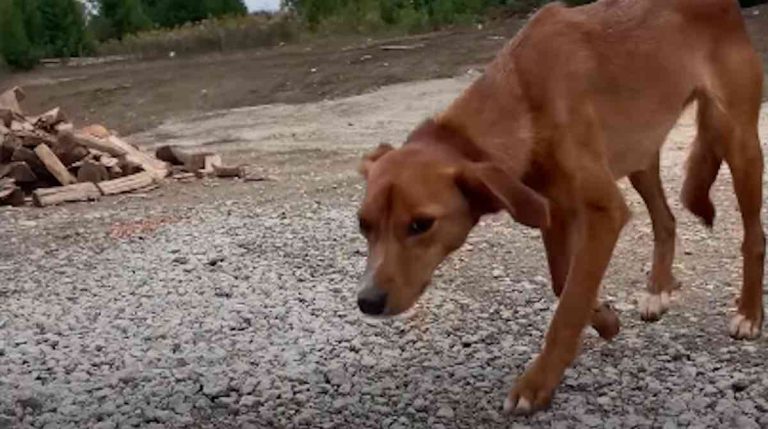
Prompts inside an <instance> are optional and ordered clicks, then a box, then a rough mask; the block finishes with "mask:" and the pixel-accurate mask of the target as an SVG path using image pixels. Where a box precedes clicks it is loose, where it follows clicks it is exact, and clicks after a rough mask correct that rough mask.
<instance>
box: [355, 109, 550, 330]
mask: <svg viewBox="0 0 768 429" xmlns="http://www.w3.org/2000/svg"><path fill="white" fill-rule="evenodd" d="M430 127H432V128H434V127H435V124H434V123H432V122H429V123H427V126H426V128H427V130H428V129H429V128H430ZM424 128H425V126H422V128H421V129H424ZM447 138H452V137H451V135H450V133H447V132H446V131H445V130H441V132H424V133H419V135H416V134H414V135H412V136H411V138H410V139H409V144H406V145H405V146H403V147H402V148H400V149H394V148H392V147H391V146H388V145H382V146H379V148H377V149H376V150H374V151H373V152H372V153H370V154H368V155H366V156H365V157H364V158H363V161H362V164H361V167H360V171H361V173H362V175H363V177H365V179H366V182H367V190H366V195H365V198H364V200H363V204H362V207H361V208H360V211H359V213H358V214H359V222H360V231H361V233H362V234H363V235H364V236H365V238H366V239H367V241H368V262H367V267H366V270H365V274H364V276H363V279H362V284H361V289H360V291H359V294H358V305H359V307H360V310H361V311H362V312H364V313H366V314H369V315H379V316H393V315H397V314H400V313H402V312H404V311H406V310H408V309H409V308H411V307H412V306H413V305H414V304H415V302H416V301H417V299H418V298H419V297H420V296H421V294H422V293H423V292H424V290H425V289H426V287H427V286H428V285H429V283H430V281H431V279H432V274H433V272H434V271H435V269H436V268H437V267H438V265H440V263H441V262H442V261H443V260H444V259H445V258H446V257H447V256H448V255H449V254H450V253H451V252H453V251H454V250H456V249H458V248H459V247H460V246H461V245H462V244H463V243H464V241H465V240H466V238H467V235H468V234H469V232H470V230H471V229H472V228H473V227H474V226H475V225H476V224H477V222H478V220H479V219H480V217H481V216H482V215H485V214H488V213H494V212H497V211H500V210H507V211H508V212H509V213H510V214H511V215H512V217H513V218H515V219H516V220H517V221H518V222H520V223H522V224H525V225H528V226H532V227H539V228H540V227H544V226H546V225H547V224H548V222H549V211H548V206H547V202H546V200H545V199H544V198H542V197H541V196H540V195H539V194H537V193H536V192H535V191H533V190H532V189H530V188H528V187H527V186H525V185H524V184H523V183H522V182H521V181H520V180H518V179H516V178H513V177H510V176H509V175H507V174H506V173H505V172H504V171H503V170H502V169H500V168H498V167H497V166H495V165H493V164H491V163H486V162H472V161H469V160H467V159H465V158H463V157H461V156H458V155H456V154H455V153H454V152H452V151H449V150H443V148H446V147H447V146H445V145H441V143H444V142H441V141H436V140H441V139H447ZM445 143H446V144H448V143H450V142H445Z"/></svg>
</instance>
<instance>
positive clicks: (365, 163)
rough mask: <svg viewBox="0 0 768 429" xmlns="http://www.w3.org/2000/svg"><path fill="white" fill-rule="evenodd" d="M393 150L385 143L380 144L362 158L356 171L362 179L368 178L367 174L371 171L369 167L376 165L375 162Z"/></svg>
mask: <svg viewBox="0 0 768 429" xmlns="http://www.w3.org/2000/svg"><path fill="white" fill-rule="evenodd" d="M393 150H395V148H394V147H392V145H390V144H387V143H382V144H380V145H379V147H377V148H376V149H374V150H373V151H372V152H370V153H368V154H367V155H365V156H363V160H362V161H361V162H360V166H358V168H357V171H359V172H360V174H362V175H363V177H364V178H366V179H367V178H368V173H369V172H370V171H371V166H373V164H375V163H376V161H378V160H379V158H381V157H382V156H384V155H386V154H387V153H389V152H391V151H393Z"/></svg>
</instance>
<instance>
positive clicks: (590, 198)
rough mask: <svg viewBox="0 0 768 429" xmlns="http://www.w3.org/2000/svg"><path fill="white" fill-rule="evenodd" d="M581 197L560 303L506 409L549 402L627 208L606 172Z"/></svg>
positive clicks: (570, 357) (586, 318)
mask: <svg viewBox="0 0 768 429" xmlns="http://www.w3.org/2000/svg"><path fill="white" fill-rule="evenodd" d="M591 182H592V183H590V185H591V186H589V187H585V188H584V189H586V190H587V191H586V192H587V195H585V196H584V197H582V198H581V201H580V206H581V214H582V216H580V219H581V221H580V223H579V227H580V228H583V229H582V231H579V233H578V234H577V237H578V238H577V239H576V240H577V242H576V246H575V248H574V256H573V257H574V259H573V263H572V264H571V268H570V271H569V273H568V277H567V280H566V284H565V288H564V290H563V292H562V295H561V298H560V304H559V305H558V307H557V310H556V311H555V315H554V318H553V319H552V322H551V324H550V326H549V331H548V332H547V336H546V339H545V342H544V348H543V350H542V352H541V354H540V355H539V357H538V358H536V360H534V362H533V363H532V364H531V365H530V366H529V367H528V369H527V370H526V371H525V373H524V374H523V375H522V376H521V377H520V378H519V379H518V380H517V383H516V385H515V386H514V388H513V389H512V391H511V392H510V394H509V397H508V398H507V400H506V401H505V403H504V409H505V410H506V411H508V412H512V411H514V412H516V413H530V412H533V411H536V410H538V409H541V408H544V407H546V406H547V405H549V402H550V400H551V399H552V395H553V393H554V391H555V389H556V388H557V386H558V384H559V383H560V380H561V378H562V376H563V373H564V372H565V370H566V368H567V367H568V366H569V365H570V364H571V362H573V360H574V358H575V357H576V354H577V352H578V349H579V345H580V342H581V333H582V331H583V329H584V327H585V326H586V325H587V324H588V323H589V321H590V319H591V317H592V312H593V308H594V305H595V302H596V300H597V297H598V292H599V289H600V282H601V280H602V278H603V274H604V273H605V270H606V268H607V266H608V262H609V261H610V258H611V254H612V253H613V248H614V246H615V245H616V241H617V239H618V236H619V233H620V232H621V229H622V227H623V226H624V224H625V223H626V221H627V219H628V217H629V216H628V210H627V207H626V204H625V203H624V200H623V198H622V197H621V194H620V193H619V190H618V189H617V187H616V185H615V183H614V182H613V180H611V179H610V176H608V177H607V178H606V180H601V181H597V182H596V181H594V180H592V181H591Z"/></svg>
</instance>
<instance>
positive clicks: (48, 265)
mask: <svg viewBox="0 0 768 429" xmlns="http://www.w3.org/2000/svg"><path fill="white" fill-rule="evenodd" d="M466 82H467V80H466V78H462V79H456V80H444V81H434V82H424V83H417V84H408V85H400V86H396V87H392V88H385V89H384V90H382V91H380V92H377V93H372V94H368V95H365V96H360V97H354V98H351V99H345V100H339V101H335V102H326V103H322V104H319V105H305V106H292V107H291V106H267V107H261V108H258V109H254V110H245V111H244V110H239V111H236V112H229V113H228V112H221V113H219V114H217V115H213V116H211V115H207V116H206V117H203V118H190V119H188V120H186V121H178V122H177V123H175V125H174V124H170V125H166V126H165V127H163V128H162V129H160V130H157V131H156V134H152V132H150V133H148V134H144V135H142V136H137V137H136V139H137V140H138V141H150V140H153V139H155V138H159V136H160V134H162V136H163V139H164V140H165V141H171V142H178V141H180V140H183V139H187V138H189V137H190V134H189V133H185V132H184V131H183V130H184V129H185V126H186V127H191V126H192V125H194V126H195V127H198V128H195V129H196V130H198V131H195V132H199V130H201V129H206V128H207V129H208V130H209V132H210V133H211V134H212V135H213V134H215V130H219V129H221V123H220V122H216V121H230V122H237V121H246V122H245V123H241V125H242V126H241V129H251V130H258V131H259V133H256V134H240V135H238V136H236V137H237V138H236V139H235V140H237V141H238V142H239V143H238V144H234V145H232V146H227V145H228V144H231V142H232V141H233V140H232V139H231V138H229V139H228V138H221V139H219V138H218V137H215V138H214V141H213V142H214V143H215V142H216V141H218V142H219V143H218V144H219V146H218V148H219V149H222V150H224V149H227V150H228V152H227V155H228V156H232V157H234V156H237V157H238V158H248V159H258V161H259V165H260V168H262V169H263V170H264V171H265V172H266V173H268V174H269V175H270V176H272V177H274V180H273V181H268V182H261V183H255V184H254V183H231V182H216V181H211V182H204V183H194V184H186V185H184V184H171V185H168V186H165V187H163V188H162V189H161V190H160V191H158V192H156V193H153V194H152V195H150V196H148V197H146V198H131V197H124V198H116V199H110V200H106V201H102V202H99V203H93V204H80V205H71V206H66V207H59V208H53V209H50V210H45V211H42V210H35V209H21V210H20V209H5V210H2V211H0V242H2V243H3V246H2V247H0V279H3V280H2V281H0V428H6V427H36V428H68V427H71V428H83V427H93V428H101V429H106V428H117V427H157V428H161V427H170V428H173V427H220V428H225V427H254V428H270V427H319V428H368V427H371V428H373V427H376V428H411V427H430V428H453V427H463V428H469V427H471V428H485V427H489V428H493V427H553V428H569V427H614V428H629V427H643V428H645V427H663V428H674V427H713V428H714V427H738V428H760V427H768V372H766V370H765V368H766V367H765V365H766V361H767V358H768V349H767V348H766V346H767V345H768V342H766V340H765V339H761V340H759V341H757V342H752V343H743V342H734V341H732V340H730V339H729V338H728V335H727V332H726V325H727V321H728V320H729V316H730V311H731V307H732V301H733V298H734V296H735V290H736V288H737V286H738V285H739V270H740V264H741V263H740V257H739V251H738V243H739V240H740V233H741V228H740V225H739V223H738V213H737V211H736V209H735V205H734V199H733V196H732V193H731V192H730V179H729V177H728V175H727V174H726V173H724V174H723V175H722V177H721V179H720V181H719V182H718V184H717V185H716V189H715V197H716V198H715V199H716V202H717V206H718V208H719V209H720V213H721V217H720V218H719V220H718V223H717V225H716V228H715V231H714V232H708V231H706V230H705V229H704V228H702V227H700V226H699V225H698V224H697V223H696V221H695V220H694V219H693V218H692V217H691V216H690V215H688V214H685V213H684V212H682V211H681V210H680V205H679V203H678V200H677V198H670V202H671V203H672V204H673V210H674V211H675V212H676V213H677V215H678V218H679V233H680V236H681V239H680V245H679V258H678V260H677V264H676V270H677V274H678V276H679V277H680V279H681V280H682V281H683V283H684V288H683V290H682V291H681V292H680V293H679V294H677V295H676V296H675V299H674V301H673V308H672V309H671V312H670V313H669V314H668V315H667V316H666V317H665V318H664V319H663V320H662V321H661V322H659V323H656V324H650V325H646V324H643V323H642V322H640V321H639V315H638V314H637V311H636V310H635V305H636V298H637V296H638V294H639V292H640V291H641V290H642V287H643V284H644V276H645V273H646V271H647V269H648V268H649V265H650V264H649V262H650V252H651V232H650V223H649V221H648V216H647V215H646V213H645V210H644V209H643V207H642V205H641V204H640V202H639V199H638V198H637V196H636V195H635V194H634V193H631V192H627V196H628V200H629V202H630V206H631V207H632V209H633V211H634V213H635V216H634V218H633V221H632V222H631V224H630V225H629V226H628V228H627V229H626V230H625V232H624V234H623V237H622V240H621V242H620V244H619V248H618V249H617V252H616V256H615V258H614V261H613V263H612V265H611V268H610V272H609V275H608V277H607V279H606V282H605V291H604V294H605V295H606V296H607V298H608V299H609V300H610V301H612V302H613V304H614V305H615V307H616V308H617V309H618V311H619V313H620V316H621V318H622V323H623V331H622V333H621V334H620V335H619V337H618V338H617V339H616V340H615V341H614V342H612V343H605V342H603V341H602V340H600V339H599V338H597V337H596V335H594V334H592V333H591V332H589V333H587V335H586V340H585V345H584V348H583V353H582V355H581V357H580V358H579V359H578V362H577V363H576V364H575V365H574V367H573V368H572V369H570V370H569V371H568V372H567V374H566V377H565V379H564V382H563V385H562V386H561V388H560V389H559V391H558V394H557V395H556V397H555V401H554V404H553V407H552V408H551V409H550V410H548V411H546V412H542V413H539V414H537V415H535V416H533V417H514V418H513V417H506V416H502V415H501V414H500V411H501V404H502V401H503V399H504V397H505V395H506V393H507V391H508V389H509V387H510V386H511V383H512V381H513V379H514V377H515V375H516V374H519V373H520V372H521V371H522V370H523V368H524V367H525V365H526V363H527V362H528V361H529V360H530V359H531V357H532V355H533V354H534V353H536V352H537V351H538V347H539V344H540V342H541V339H542V337H543V334H544V331H545V329H546V326H547V322H548V320H549V318H550V316H551V314H552V308H553V305H554V300H553V298H552V294H551V292H550V290H549V285H548V279H547V278H546V275H547V269H546V264H545V258H544V254H543V250H542V246H541V244H540V240H539V237H538V233H537V232H535V231H530V230H526V229H524V228H521V227H518V226H516V225H515V224H514V223H513V222H512V221H511V220H509V219H508V218H507V217H505V216H495V217H490V218H488V219H486V220H485V221H484V222H483V223H482V225H481V226H480V227H479V228H477V229H476V230H475V231H474V233H473V234H472V236H471V237H470V240H469V243H468V245H467V246H465V247H464V248H463V249H462V250H461V251H460V252H458V253H457V254H456V255H454V256H453V257H451V258H450V259H449V260H448V261H447V262H446V263H445V264H444V266H443V267H442V268H441V270H440V271H439V273H438V275H437V277H436V281H435V284H434V285H433V287H432V288H431V289H430V291H429V292H428V293H427V295H426V296H425V297H424V298H423V299H422V301H421V303H420V304H419V306H418V307H417V308H416V309H415V310H414V311H413V312H411V313H410V314H409V315H408V316H407V317H402V318H398V319H395V320H373V319H367V318H364V317H362V316H361V315H360V314H359V312H358V311H357V309H356V304H355V281H356V279H357V277H358V276H359V275H360V273H361V270H362V268H363V264H364V260H365V247H364V243H363V240H362V239H361V237H359V236H358V234H357V232H356V221H355V216H354V213H355V210H356V207H357V203H358V201H359V199H360V197H361V196H362V185H361V183H360V180H359V179H358V178H357V177H356V176H355V174H354V172H353V170H354V160H355V159H356V157H357V156H358V155H359V154H360V152H361V151H362V150H363V149H365V148H369V147H372V146H373V145H375V144H376V143H378V142H380V141H389V142H393V143H394V142H396V141H398V140H399V139H400V138H402V136H403V135H404V134H405V133H406V132H407V130H408V128H410V127H411V126H412V125H413V124H415V123H417V122H418V121H419V120H420V119H421V118H422V117H423V116H424V115H425V114H426V113H427V112H429V111H433V110H434V109H436V108H437V107H438V106H440V105H441V104H443V103H444V102H445V101H446V99H450V98H451V97H452V96H454V95H455V94H456V92H457V91H458V90H460V88H461V87H463V86H464V85H466ZM398 94H399V95H398ZM403 94H408V95H409V97H408V98H407V99H411V100H414V101H413V102H412V103H411V104H409V105H407V106H403V104H402V103H399V102H397V99H398V97H400V96H402V95H403ZM414 94H418V96H414ZM402 99H403V98H400V100H402ZM270 115H272V116H270ZM302 115H304V116H302ZM764 116H765V115H764ZM248 118H252V119H251V120H252V121H254V122H252V123H251V122H247V121H248ZM296 118H299V119H296ZM234 119H237V121H234ZM273 119H274V120H273ZM278 119H280V120H281V122H279V123H276V122H275V121H277V120H278ZM764 119H768V118H764ZM291 121H294V122H291ZM344 122H348V123H347V124H345V126H340V125H339V124H341V123H344ZM764 123H766V124H767V125H768V122H764ZM217 124H218V125H217ZM286 124H288V125H286ZM377 130H379V131H377ZM692 133H693V128H692V126H691V123H690V118H686V119H684V121H683V123H682V124H681V125H680V126H679V127H678V128H676V130H675V131H674V133H673V134H672V136H671V142H670V144H669V145H668V148H667V150H666V152H665V158H664V167H665V168H664V175H665V183H666V185H667V187H668V189H669V190H670V194H671V195H674V194H676V193H677V190H678V189H679V186H680V171H681V165H682V162H683V156H682V155H683V154H684V147H685V143H687V142H689V141H690V140H691V138H692ZM764 135H766V134H764ZM224 137H226V136H224ZM230 137H231V136H230ZM249 141H251V145H249V144H248V142H249ZM281 141H282V142H285V144H286V148H285V149H284V150H280V142H281ZM327 142H333V143H334V145H333V147H332V148H331V147H328V143H327ZM208 143H210V142H208Z"/></svg>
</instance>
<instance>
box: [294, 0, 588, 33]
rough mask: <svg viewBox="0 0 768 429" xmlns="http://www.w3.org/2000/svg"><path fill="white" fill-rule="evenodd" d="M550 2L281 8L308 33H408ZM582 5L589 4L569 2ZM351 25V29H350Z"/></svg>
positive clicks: (449, 0)
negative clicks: (382, 29) (381, 29)
mask: <svg viewBox="0 0 768 429" xmlns="http://www.w3.org/2000/svg"><path fill="white" fill-rule="evenodd" d="M548 1H549V0H284V1H283V7H285V8H287V9H289V10H292V11H294V12H295V13H297V14H298V16H299V17H300V18H301V20H302V21H303V22H304V23H305V24H306V25H307V27H309V29H310V30H313V31H315V30H318V29H320V28H321V27H323V24H326V26H329V27H332V28H337V27H338V26H337V25H333V24H345V26H346V27H347V28H348V29H349V28H352V29H366V28H370V27H372V26H375V25H376V24H378V25H380V26H390V27H397V26H399V27H402V28H405V29H406V30H408V31H420V30H425V29H431V28H439V27H442V26H446V25H452V24H468V23H472V22H474V21H476V20H478V19H480V18H481V17H482V15H483V14H484V13H485V12H486V11H487V10H488V9H490V8H497V7H505V8H511V9H512V10H513V11H516V12H527V11H530V10H532V9H534V8H536V7H538V6H541V5H542V4H544V3H547V2H548ZM568 1H569V2H574V3H581V2H588V1H590V0H568ZM350 24H352V25H350Z"/></svg>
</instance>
